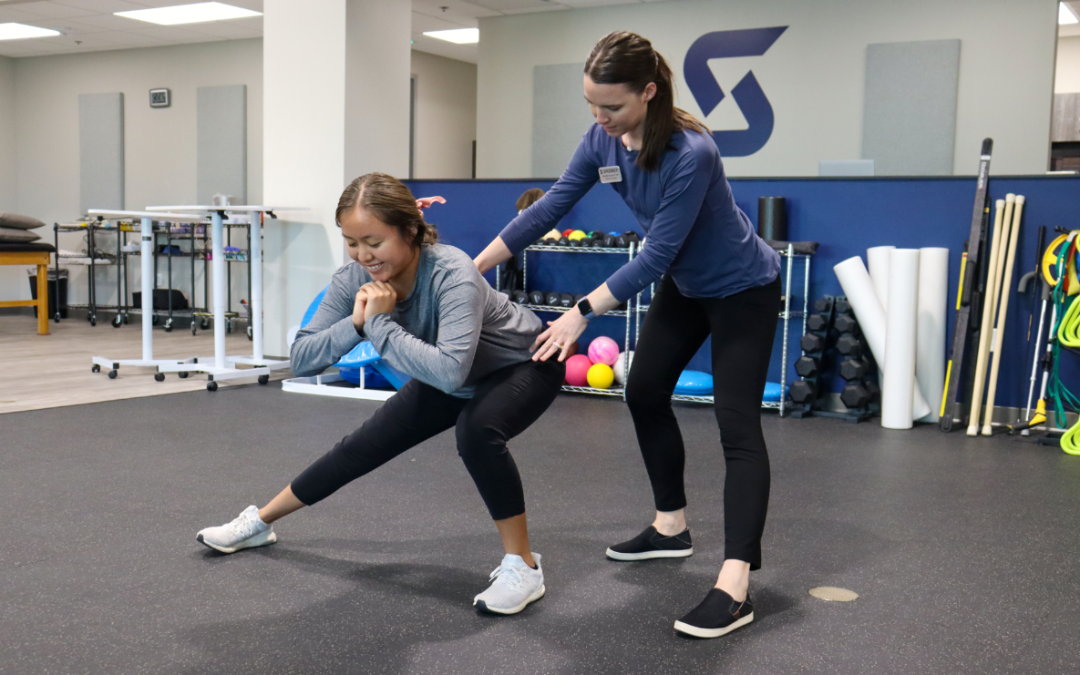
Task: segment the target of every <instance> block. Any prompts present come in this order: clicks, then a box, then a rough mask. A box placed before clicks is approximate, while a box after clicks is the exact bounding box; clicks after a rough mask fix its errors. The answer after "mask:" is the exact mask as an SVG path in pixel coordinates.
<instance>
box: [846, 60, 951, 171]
mask: <svg viewBox="0 0 1080 675" xmlns="http://www.w3.org/2000/svg"><path fill="white" fill-rule="evenodd" d="M959 75H960V40H926V41H920V42H894V43H888V44H871V45H867V47H866V89H865V91H864V98H863V141H862V156H863V159H872V160H874V168H875V172H876V174H877V175H879V176H915V175H929V176H948V175H952V173H953V147H954V145H955V136H956V92H957V86H958V81H959Z"/></svg>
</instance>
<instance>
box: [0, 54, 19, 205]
mask: <svg viewBox="0 0 1080 675" xmlns="http://www.w3.org/2000/svg"><path fill="white" fill-rule="evenodd" d="M16 205H17V204H16V190H15V59H9V58H7V57H4V56H0V211H17V209H16Z"/></svg>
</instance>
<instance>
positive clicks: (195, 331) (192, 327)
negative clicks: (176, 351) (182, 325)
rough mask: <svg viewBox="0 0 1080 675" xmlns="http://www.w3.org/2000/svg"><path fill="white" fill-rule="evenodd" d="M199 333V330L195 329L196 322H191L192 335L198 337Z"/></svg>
mask: <svg viewBox="0 0 1080 675" xmlns="http://www.w3.org/2000/svg"><path fill="white" fill-rule="evenodd" d="M198 332H199V329H198V328H196V327H195V322H194V321H192V322H191V334H192V335H197V334H198Z"/></svg>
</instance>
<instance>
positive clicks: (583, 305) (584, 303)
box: [577, 298, 596, 321]
mask: <svg viewBox="0 0 1080 675" xmlns="http://www.w3.org/2000/svg"><path fill="white" fill-rule="evenodd" d="M577 309H578V311H579V312H581V316H583V317H585V320H586V321H591V320H592V319H595V318H596V314H594V313H593V311H592V305H590V304H589V299H588V298H582V299H581V300H580V301H579V302H578V304H577Z"/></svg>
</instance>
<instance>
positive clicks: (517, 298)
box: [510, 291, 529, 305]
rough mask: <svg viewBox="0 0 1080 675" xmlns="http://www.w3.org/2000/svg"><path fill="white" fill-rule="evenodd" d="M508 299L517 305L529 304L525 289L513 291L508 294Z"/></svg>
mask: <svg viewBox="0 0 1080 675" xmlns="http://www.w3.org/2000/svg"><path fill="white" fill-rule="evenodd" d="M510 299H511V300H513V301H514V302H516V303H517V304H519V305H527V304H529V295H528V294H527V293H526V292H525V291H514V292H513V293H511V294H510Z"/></svg>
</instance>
